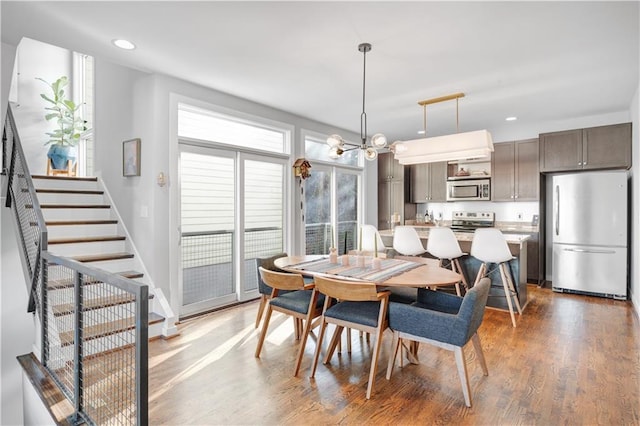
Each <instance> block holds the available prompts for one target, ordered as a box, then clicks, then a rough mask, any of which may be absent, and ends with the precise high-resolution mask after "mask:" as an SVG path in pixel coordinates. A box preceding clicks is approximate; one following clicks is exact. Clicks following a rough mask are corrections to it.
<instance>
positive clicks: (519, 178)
mask: <svg viewBox="0 0 640 426" xmlns="http://www.w3.org/2000/svg"><path fill="white" fill-rule="evenodd" d="M493 147H494V151H493V155H492V156H491V178H492V179H491V180H492V182H491V184H492V185H491V199H492V200H493V201H538V200H539V198H540V171H539V169H538V166H539V161H538V155H539V147H538V139H527V140H522V141H516V142H503V143H497V144H495V145H494V146H493Z"/></svg>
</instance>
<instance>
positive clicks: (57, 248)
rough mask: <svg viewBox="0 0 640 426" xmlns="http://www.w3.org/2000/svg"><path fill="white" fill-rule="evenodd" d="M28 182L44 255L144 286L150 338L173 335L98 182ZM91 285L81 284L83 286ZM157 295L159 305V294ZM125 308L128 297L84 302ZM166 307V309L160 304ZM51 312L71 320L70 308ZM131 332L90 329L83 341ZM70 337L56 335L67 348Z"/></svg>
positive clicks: (68, 284)
mask: <svg viewBox="0 0 640 426" xmlns="http://www.w3.org/2000/svg"><path fill="white" fill-rule="evenodd" d="M32 178H33V183H34V187H35V189H36V194H37V197H38V202H39V204H40V208H41V210H42V213H43V216H44V219H45V224H46V227H47V234H48V251H49V252H51V253H52V254H54V255H57V256H64V257H69V258H71V259H74V260H76V261H78V262H82V263H86V264H89V265H91V266H93V267H96V268H99V269H103V270H106V271H108V272H111V273H114V274H118V275H121V276H123V277H126V278H130V279H135V280H138V281H141V282H143V283H144V284H147V285H149V303H150V305H149V337H150V338H152V337H157V336H161V335H164V336H167V335H168V334H172V333H168V332H167V330H174V329H175V327H174V325H173V324H172V322H173V321H171V323H170V324H168V323H169V321H165V317H166V316H167V315H166V310H165V309H163V303H162V301H158V300H156V299H158V297H156V296H158V295H157V294H155V293H156V291H155V290H154V286H153V283H152V282H151V280H150V279H149V278H148V276H147V275H146V274H145V271H144V265H143V264H142V262H141V261H140V259H139V258H138V257H137V256H136V255H135V254H134V253H135V247H134V246H133V244H132V243H131V241H130V239H129V238H128V234H127V232H126V229H125V228H124V226H123V225H122V222H121V220H120V219H119V218H118V214H117V211H116V210H115V209H114V208H112V202H111V200H110V199H109V196H108V194H107V193H106V191H105V190H104V188H103V186H102V184H101V182H100V181H99V180H98V178H96V177H61V176H55V177H54V176H43V175H34V176H32ZM27 208H29V206H27ZM53 267H55V266H53ZM48 284H49V288H50V289H56V290H60V291H72V289H73V280H71V279H64V280H52V281H50V282H49V283H48ZM91 284H92V283H91V282H88V283H84V285H85V286H89V285H91ZM159 295H160V298H161V299H163V295H162V293H160V294H159ZM53 299H54V300H55V299H56V298H55V297H54V298H53ZM60 300H62V298H60ZM129 303H132V302H131V299H130V298H129V297H122V298H119V299H118V298H116V299H115V300H114V298H109V300H101V299H100V297H98V296H96V297H95V298H94V299H92V300H90V301H87V303H86V306H85V309H86V310H99V309H109V308H112V307H114V306H121V305H122V306H125V305H127V304H129ZM165 306H168V305H167V304H166V303H165ZM52 311H53V312H54V314H55V316H56V317H58V316H63V315H70V314H71V313H72V312H71V311H72V306H71V307H70V306H67V305H65V304H60V305H54V306H52ZM169 311H170V309H169ZM168 316H169V317H171V315H168ZM168 319H169V320H172V319H173V318H168ZM165 322H167V323H166V324H165ZM132 326H133V324H130V323H129V322H127V321H119V322H117V323H113V324H112V323H108V324H93V325H91V327H90V328H88V329H87V333H89V334H88V335H85V337H86V338H95V339H99V338H101V337H104V336H107V335H113V334H116V333H118V332H120V331H123V330H127V329H130V328H131V327H132ZM72 334H73V330H66V331H63V330H60V343H61V344H62V346H66V344H70V343H72Z"/></svg>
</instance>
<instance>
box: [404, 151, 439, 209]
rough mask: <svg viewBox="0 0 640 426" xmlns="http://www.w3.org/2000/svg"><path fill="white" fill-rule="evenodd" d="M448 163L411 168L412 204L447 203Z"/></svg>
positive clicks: (416, 165) (413, 166) (417, 165)
mask: <svg viewBox="0 0 640 426" xmlns="http://www.w3.org/2000/svg"><path fill="white" fill-rule="evenodd" d="M447 166H448V165H447V162H446V161H443V162H439V163H428V164H415V165H412V166H410V169H409V170H410V176H411V181H410V194H411V202H412V203H424V202H429V201H439V202H444V201H447V200H446V198H447Z"/></svg>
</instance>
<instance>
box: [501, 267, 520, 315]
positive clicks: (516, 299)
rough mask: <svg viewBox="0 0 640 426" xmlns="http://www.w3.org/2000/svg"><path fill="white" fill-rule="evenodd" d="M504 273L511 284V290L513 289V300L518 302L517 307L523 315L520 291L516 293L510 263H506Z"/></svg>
mask: <svg viewBox="0 0 640 426" xmlns="http://www.w3.org/2000/svg"><path fill="white" fill-rule="evenodd" d="M503 265H504V273H505V275H506V277H507V283H508V285H509V290H510V291H511V295H512V296H513V301H514V303H515V304H516V308H517V309H518V314H520V315H522V308H521V307H520V300H518V293H516V289H515V287H514V285H513V280H512V279H511V269H510V268H509V265H508V264H506V263H504V264H503Z"/></svg>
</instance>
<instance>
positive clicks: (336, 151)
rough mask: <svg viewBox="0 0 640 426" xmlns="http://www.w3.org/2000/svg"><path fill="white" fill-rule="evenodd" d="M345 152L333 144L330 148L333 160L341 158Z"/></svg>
mask: <svg viewBox="0 0 640 426" xmlns="http://www.w3.org/2000/svg"><path fill="white" fill-rule="evenodd" d="M343 152H344V151H343V150H342V149H340V148H339V147H337V146H333V147H331V148H329V158H331V159H332V160H337V159H338V158H340V156H341V155H342V153H343Z"/></svg>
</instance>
